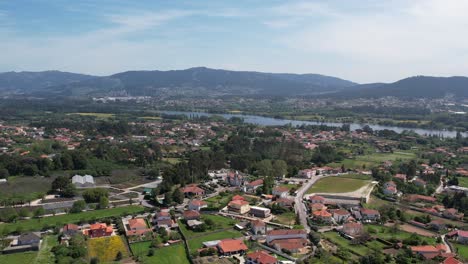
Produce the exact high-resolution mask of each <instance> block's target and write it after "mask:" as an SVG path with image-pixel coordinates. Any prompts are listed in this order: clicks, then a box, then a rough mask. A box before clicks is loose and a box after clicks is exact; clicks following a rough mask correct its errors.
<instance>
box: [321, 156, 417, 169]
mask: <svg viewBox="0 0 468 264" xmlns="http://www.w3.org/2000/svg"><path fill="white" fill-rule="evenodd" d="M414 158H416V154H414V153H412V152H394V153H374V154H371V155H362V156H356V157H355V158H353V159H344V160H343V161H341V162H337V163H330V164H329V166H332V167H340V166H341V165H344V166H345V168H347V169H361V168H363V167H365V168H371V167H372V166H374V165H377V164H380V163H382V162H384V161H387V160H388V161H397V160H410V159H414Z"/></svg>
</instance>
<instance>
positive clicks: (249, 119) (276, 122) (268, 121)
mask: <svg viewBox="0 0 468 264" xmlns="http://www.w3.org/2000/svg"><path fill="white" fill-rule="evenodd" d="M160 113H162V114H168V115H186V116H188V117H199V116H213V115H217V116H222V117H224V118H226V119H229V118H231V117H240V118H243V119H244V122H245V123H249V124H256V125H261V126H283V125H287V124H291V125H292V126H300V125H326V126H333V127H341V126H342V125H343V123H339V122H317V121H299V120H291V119H278V118H272V117H264V116H257V115H241V114H212V113H205V112H188V111H187V112H184V111H160ZM349 125H350V128H351V130H356V129H361V128H362V127H364V126H365V125H368V126H369V127H371V128H372V129H373V130H384V129H388V130H393V131H395V132H397V133H401V132H403V131H405V130H406V131H408V130H410V131H414V132H415V133H417V134H419V135H438V136H443V137H446V138H454V137H455V136H456V135H457V132H456V131H450V130H437V129H422V128H407V127H398V126H382V125H375V124H358V123H350V124H349ZM462 135H463V136H464V137H467V136H468V133H466V132H465V133H462Z"/></svg>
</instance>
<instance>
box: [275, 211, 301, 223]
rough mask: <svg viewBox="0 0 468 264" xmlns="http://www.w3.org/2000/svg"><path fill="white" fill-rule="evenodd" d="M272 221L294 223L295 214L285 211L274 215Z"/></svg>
mask: <svg viewBox="0 0 468 264" xmlns="http://www.w3.org/2000/svg"><path fill="white" fill-rule="evenodd" d="M274 221H275V222H278V223H280V224H284V225H294V224H295V223H296V214H295V213H294V212H286V213H284V214H280V215H276V217H275V219H274Z"/></svg>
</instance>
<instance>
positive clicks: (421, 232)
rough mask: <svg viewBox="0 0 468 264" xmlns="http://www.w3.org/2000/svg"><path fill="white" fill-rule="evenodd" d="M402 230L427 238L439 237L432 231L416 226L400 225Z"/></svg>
mask: <svg viewBox="0 0 468 264" xmlns="http://www.w3.org/2000/svg"><path fill="white" fill-rule="evenodd" d="M400 229H401V230H403V231H406V232H409V233H416V234H418V235H421V236H426V237H434V236H436V235H437V234H436V233H434V232H431V231H429V230H427V229H424V228H421V227H417V226H414V225H410V224H403V225H400Z"/></svg>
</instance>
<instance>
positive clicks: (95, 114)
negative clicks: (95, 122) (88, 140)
mask: <svg viewBox="0 0 468 264" xmlns="http://www.w3.org/2000/svg"><path fill="white" fill-rule="evenodd" d="M70 115H80V116H92V117H96V118H104V119H106V118H111V117H114V116H115V114H108V113H72V114H70Z"/></svg>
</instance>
